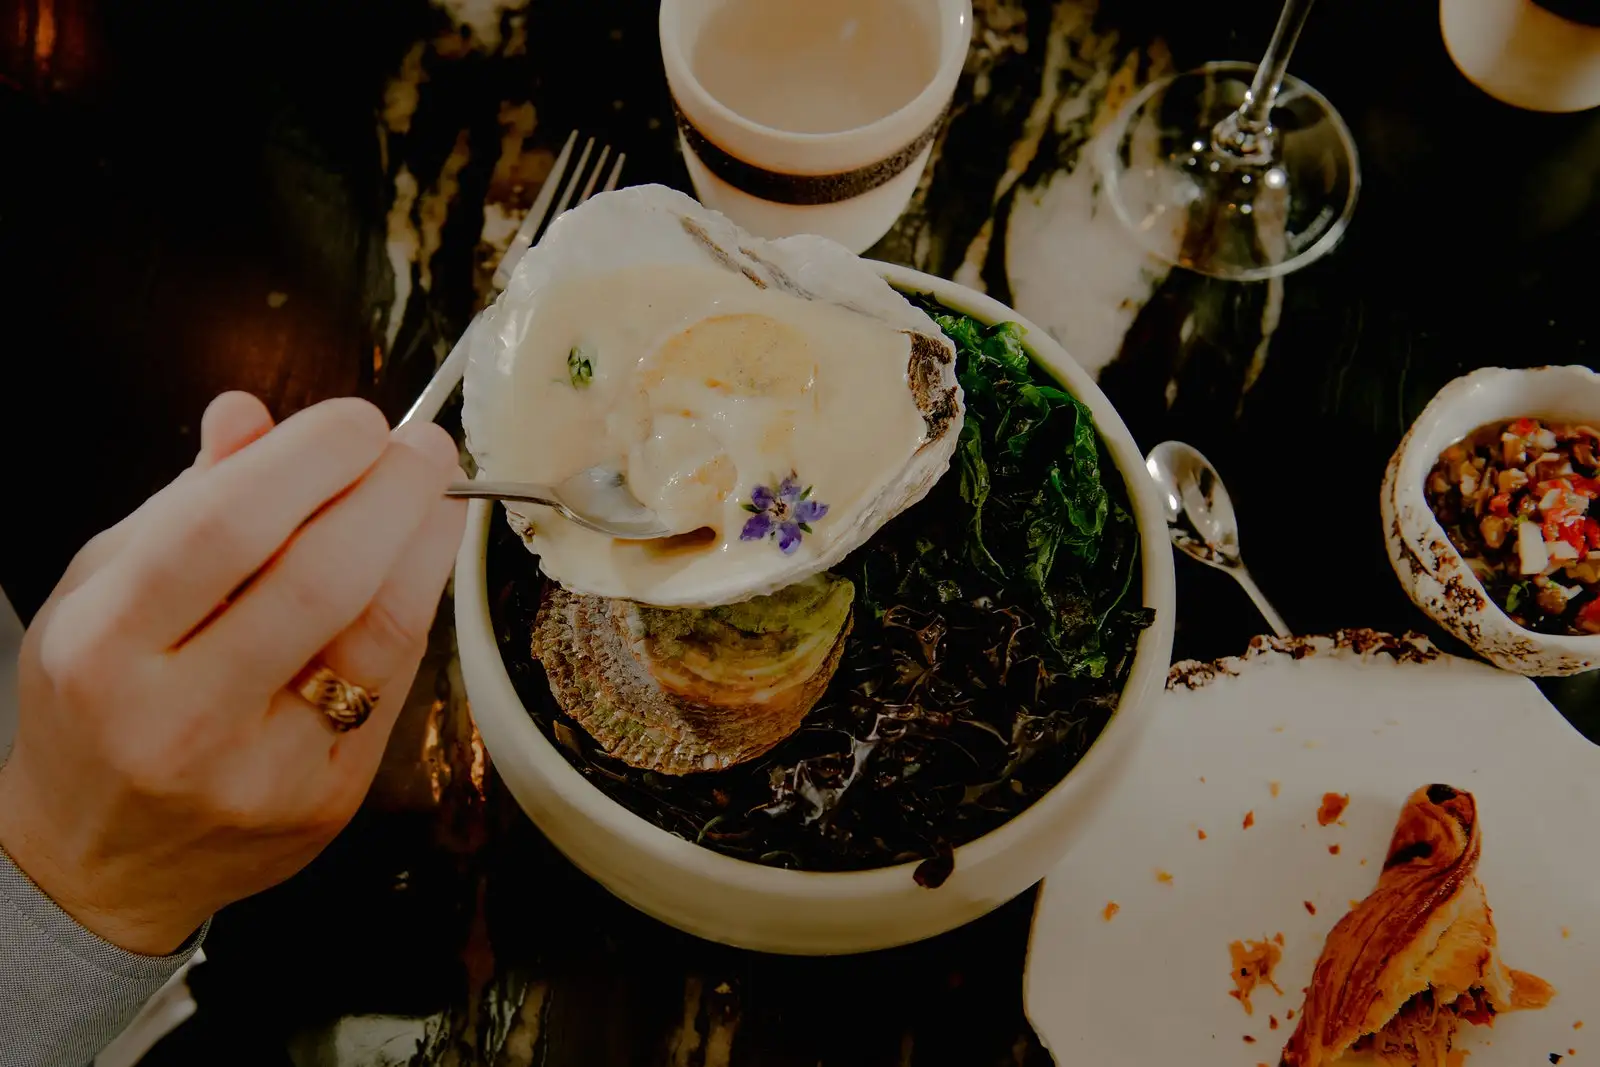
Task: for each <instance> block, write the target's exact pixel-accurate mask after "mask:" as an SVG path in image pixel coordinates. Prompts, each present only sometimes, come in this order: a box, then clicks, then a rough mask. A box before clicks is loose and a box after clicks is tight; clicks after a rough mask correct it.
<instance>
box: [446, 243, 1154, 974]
mask: <svg viewBox="0 0 1600 1067" xmlns="http://www.w3.org/2000/svg"><path fill="white" fill-rule="evenodd" d="M880 270H881V273H882V274H883V276H884V277H885V278H886V279H887V280H888V281H889V282H890V283H891V284H893V285H894V286H896V287H897V288H899V289H902V290H905V291H917V292H927V293H932V294H933V295H934V296H935V297H937V298H938V299H939V300H940V301H942V302H944V303H945V304H946V305H948V306H950V307H952V308H955V309H957V310H960V311H963V312H966V313H967V314H970V315H973V316H975V317H977V318H979V319H982V320H984V321H986V322H1002V321H1006V320H1012V321H1016V322H1019V323H1021V324H1022V325H1023V326H1024V327H1026V328H1027V331H1028V333H1027V344H1028V347H1029V349H1030V350H1031V351H1032V352H1033V355H1034V357H1035V358H1036V359H1037V360H1038V361H1039V362H1040V363H1041V364H1042V365H1044V366H1045V367H1046V368H1047V369H1048V370H1049V371H1050V372H1051V373H1052V374H1054V375H1055V376H1056V377H1058V378H1059V379H1060V380H1061V381H1062V382H1063V383H1064V384H1065V385H1066V387H1067V388H1068V389H1069V390H1070V391H1071V392H1072V393H1073V394H1074V395H1075V396H1077V397H1078V398H1079V399H1080V400H1082V401H1083V402H1084V403H1085V404H1087V405H1088V407H1089V410H1090V411H1091V412H1092V413H1093V415H1094V419H1095V423H1096V425H1097V426H1098V427H1099V430H1100V435H1101V437H1102V438H1103V439H1104V441H1105V443H1106V447H1107V448H1108V449H1109V450H1110V453H1111V456H1112V459H1113V460H1114V461H1115V463H1116V465H1117V468H1118V470H1119V471H1120V472H1121V474H1122V477H1123V479H1124V480H1125V481H1126V482H1127V487H1128V494H1129V497H1130V499H1131V501H1132V505H1133V512H1134V518H1135V521H1136V522H1137V524H1138V527H1139V533H1140V547H1141V553H1142V555H1141V558H1142V560H1143V585H1144V603H1145V605H1146V606H1148V607H1151V608H1154V609H1155V612H1156V618H1155V623H1154V624H1153V625H1152V626H1151V627H1150V628H1149V629H1148V630H1146V631H1145V633H1144V634H1143V636H1142V637H1141V638H1140V641H1139V647H1138V651H1137V653H1136V656H1135V659H1134V664H1133V668H1132V672H1131V674H1130V675H1129V678H1128V683H1127V686H1126V687H1125V688H1124V690H1123V693H1122V700H1121V702H1120V704H1119V705H1118V708H1117V711H1116V714H1114V715H1113V716H1112V717H1111V721H1110V722H1109V723H1108V724H1107V726H1106V728H1105V730H1104V731H1103V732H1102V733H1101V735H1100V738H1099V739H1098V740H1097V741H1096V742H1095V743H1094V745H1093V746H1092V747H1091V748H1090V750H1089V752H1088V753H1087V755H1085V757H1084V758H1083V760H1082V761H1081V762H1079V764H1078V765H1077V767H1076V768H1074V769H1073V771H1072V773H1071V774H1069V775H1068V776H1067V777H1066V778H1065V779H1064V780H1063V781H1062V782H1061V783H1060V784H1059V785H1057V786H1056V787H1055V788H1054V789H1052V790H1050V791H1049V792H1048V793H1046V794H1045V795H1044V796H1043V797H1041V798H1040V799H1039V800H1038V801H1037V802H1036V803H1035V804H1034V805H1033V806H1032V807H1030V808H1028V809H1027V810H1026V811H1024V812H1023V813H1022V814H1020V815H1018V816H1017V817H1016V818H1014V819H1012V820H1011V821H1009V822H1007V823H1006V824H1005V825H1003V826H1001V827H1000V828H998V829H996V830H994V831H993V832H991V833H989V834H986V835H984V836H983V837H981V838H979V839H977V840H975V841H972V842H970V843H968V844H965V845H962V846H960V847H959V848H957V849H956V850H955V871H954V873H953V874H951V876H950V877H949V879H948V880H947V881H946V882H945V883H944V885H942V886H940V887H939V888H938V889H924V888H922V887H920V886H918V885H917V884H916V882H914V881H913V880H912V876H911V875H912V870H913V869H914V865H913V864H905V865H901V866H897V867H886V868H879V869H876V870H870V871H859V872H849V873H813V872H803V871H789V870H782V869H779V868H776V867H766V866H763V865H760V864H756V863H749V862H745V861H743V860H737V859H733V858H731V857H728V856H724V855H721V854H719V853H716V852H712V851H710V850H709V849H705V848H701V847H700V846H698V845H695V844H693V843H692V842H689V841H686V840H684V839H683V838H681V837H677V836H675V835H673V834H670V833H667V832H666V831H664V830H661V829H658V828H657V827H656V826H654V825H653V824H651V823H650V822H648V821H646V820H645V819H642V818H640V817H639V816H637V815H635V814H633V813H632V812H630V811H629V810H627V809H626V808H624V807H622V806H621V805H620V804H618V803H616V802H615V801H613V800H612V799H611V798H610V797H608V796H606V795H605V794H604V793H602V792H601V791H600V790H599V789H597V788H596V787H595V786H593V785H591V784H590V783H589V782H588V781H587V780H585V779H584V777H583V776H582V775H581V774H579V773H578V771H576V770H575V769H574V768H573V767H572V765H571V764H569V763H568V762H567V760H566V758H565V757H564V756H563V755H562V754H561V753H560V752H559V751H557V749H556V748H555V746H553V745H552V744H551V743H550V742H549V741H548V740H546V738H545V736H544V734H543V733H541V732H540V730H539V727H538V726H537V725H535V723H534V721H533V719H532V718H531V717H530V716H529V714H528V712H527V710H526V709H525V708H524V707H523V704H522V701H521V700H520V699H519V698H518V696H517V693H516V690H515V689H514V688H513V687H512V684H511V679H510V677H509V675H508V674H507V673H506V668H505V664H504V662H503V661H502V660H501V657H500V649H499V647H498V645H497V644H496V641H495V635H494V628H493V626H492V625H491V623H490V619H489V603H488V594H487V587H486V584H485V575H484V559H485V550H486V546H487V542H488V534H489V524H490V522H491V521H492V518H493V514H494V512H493V509H492V508H491V507H490V506H489V505H488V504H485V503H483V502H477V501H475V502H474V503H473V504H472V507H471V510H470V512H469V520H468V526H467V536H466V538H465V539H464V540H463V542H462V546H461V554H460V557H459V559H458V560H457V562H456V577H455V604H456V636H457V640H458V643H459V646H460V653H461V669H462V674H463V676H464V678H465V681H466V685H467V693H468V696H469V698H470V699H471V701H472V712H473V716H474V718H475V719H476V720H477V723H478V728H479V730H480V731H481V733H482V734H483V740H484V744H485V745H486V746H487V748H488V750H489V755H490V757H491V758H492V759H493V760H494V763H495V766H496V768H498V770H499V772H500V776H501V778H502V779H503V780H504V781H505V783H506V785H507V787H508V788H509V789H510V790H511V793H512V795H513V796H515V797H516V798H517V801H518V803H520V804H521V805H522V807H523V809H524V810H525V811H527V813H528V815H529V816H530V817H531V818H532V819H533V821H534V823H535V824H537V825H538V827H539V829H540V830H542V831H543V832H544V834H545V836H547V837H548V838H549V839H550V840H551V841H552V842H554V843H555V845H556V847H557V848H559V849H561V851H562V852H564V853H565V854H566V855H567V857H568V858H569V859H571V860H572V861H573V862H574V863H575V864H577V865H578V866H579V867H580V868H582V869H583V871H585V872H586V873H587V874H589V875H590V876H591V877H592V878H594V879H595V880H596V881H598V882H600V883H601V884H602V885H604V886H605V887H606V888H607V889H609V890H611V892H613V893H615V894H616V895H617V896H619V897H621V898H622V899H624V900H626V901H627V902H628V903H630V904H632V905H634V906H635V907H637V908H638V909H640V910H641V911H644V912H646V913H648V914H650V915H653V916H655V917H656V918H657V919H660V920H661V921H663V922H666V923H670V924H671V925H673V926H676V927H678V928H679V929H682V930H686V931H688V932H689V933H692V934H697V935H699V936H701V937H705V938H709V939H711V940H714V941H721V942H724V943H726V944H730V945H737V946H740V947H743V948H751V949H757V950H761V951H766V952H786V953H796V954H805V955H823V954H835V953H847V952H865V951H869V950H873V949H880V948H887V947H890V946H893V945H899V944H904V943H906V942H910V941H916V940H919V939H921V938H925V937H931V936H933V935H935V934H939V933H943V932H944V931H946V930H950V929H953V928H954V927H957V926H960V925H961V924H963V923H966V922H969V921H971V920H973V919H976V918H978V917H979V916H980V915H983V914H984V913H986V912H988V911H990V910H991V909H993V908H995V907H997V906H999V905H1000V904H1003V903H1004V902H1006V901H1007V900H1010V899H1011V898H1012V897H1014V896H1016V895H1017V894H1018V893H1021V892H1022V891H1023V890H1025V889H1027V888H1028V887H1029V886H1031V885H1033V884H1034V883H1035V882H1037V881H1038V880H1039V879H1040V878H1042V877H1043V876H1044V874H1045V873H1046V872H1047V871H1049V870H1050V868H1051V867H1052V866H1054V864H1055V862H1056V861H1057V860H1058V859H1059V858H1060V857H1061V855H1062V854H1063V853H1064V852H1065V851H1066V850H1067V847H1068V845H1069V844H1070V843H1071V842H1072V840H1073V838H1074V837H1075V836H1076V835H1077V834H1078V833H1079V831H1080V830H1081V829H1082V828H1083V825H1084V824H1085V822H1086V820H1087V817H1088V816H1089V814H1090V813H1091V812H1092V811H1093V810H1094V808H1095V807H1096V805H1097V804H1098V803H1099V801H1100V798H1101V797H1102V796H1103V795H1104V794H1105V791H1106V788H1107V786H1108V785H1109V783H1110V781H1111V780H1112V779H1113V778H1114V777H1115V776H1116V775H1117V774H1118V773H1119V772H1120V769H1121V767H1122V765H1123V763H1124V758H1125V757H1126V755H1127V753H1128V751H1129V750H1130V748H1132V746H1133V745H1134V744H1135V742H1136V741H1137V739H1138V737H1139V734H1140V731H1141V729H1142V727H1143V726H1144V723H1145V720H1146V718H1147V716H1148V714H1149V712H1150V711H1151V709H1152V707H1153V704H1154V701H1155V699H1156V698H1157V697H1158V696H1159V695H1160V693H1161V690H1162V686H1163V684H1164V683H1165V681H1166V675H1167V666H1168V663H1169V661H1170V660H1171V654H1172V624H1173V577H1172V552H1171V550H1170V549H1169V547H1168V545H1167V529H1166V521H1165V519H1164V518H1163V513H1162V510H1161V504H1160V502H1159V500H1157V498H1156V492H1155V488H1154V486H1153V484H1152V483H1151V482H1150V479H1149V478H1148V476H1147V475H1146V474H1145V472H1144V460H1143V457H1142V456H1141V455H1140V452H1139V449H1138V447H1137V446H1136V445H1135V444H1134V442H1133V438H1132V436H1131V435H1130V434H1129V433H1128V429H1127V427H1126V426H1124V425H1123V422H1122V419H1121V418H1119V417H1118V415H1117V413H1116V410H1115V409H1114V408H1112V406H1111V403H1110V401H1108V400H1107V399H1106V397H1105V395H1104V394H1103V393H1101V392H1100V389H1099V387H1097V386H1096V385H1095V383H1094V380H1093V379H1092V378H1090V377H1089V375H1088V374H1087V373H1085V372H1084V371H1083V370H1082V369H1080V368H1079V367H1078V365H1077V364H1076V363H1074V362H1073V361H1072V360H1071V358H1069V357H1068V356H1067V354H1066V353H1065V352H1064V351H1062V350H1061V347H1060V346H1059V345H1057V344H1056V343H1055V342H1054V341H1052V340H1051V339H1050V335H1049V334H1047V333H1046V332H1045V331H1044V330H1042V329H1039V328H1038V327H1036V326H1032V325H1030V324H1028V323H1027V322H1026V321H1025V320H1023V319H1022V318H1021V317H1020V316H1018V315H1017V314H1016V313H1015V312H1013V311H1012V310H1011V309H1009V308H1007V307H1005V306H1004V305H1003V304H1000V303H998V302H997V301H995V300H991V299H990V298H988V297H986V296H983V295H981V294H979V293H976V292H973V291H972V290H970V289H967V288H965V287H963V286H959V285H956V284H954V283H952V282H947V281H944V280H942V279H939V278H934V277H931V276H929V275H926V274H922V273H919V272H917V271H913V270H907V269H904V268H901V267H895V266H891V265H888V264H882V265H880Z"/></svg>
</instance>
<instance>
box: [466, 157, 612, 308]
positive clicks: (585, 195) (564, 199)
mask: <svg viewBox="0 0 1600 1067" xmlns="http://www.w3.org/2000/svg"><path fill="white" fill-rule="evenodd" d="M577 143H578V132H577V131H576V130H574V131H573V132H572V135H571V136H569V137H568V138H567V143H566V144H564V145H562V146H561V154H560V155H558V156H556V161H555V164H554V165H553V166H552V167H551V168H550V174H549V176H548V177H546V178H545V180H544V184H543V185H541V186H540V187H539V195H538V196H537V197H535V198H534V201H533V205H532V206H531V207H529V208H528V214H527V215H526V216H524V217H523V219H522V225H521V226H519V227H518V228H517V235H516V236H515V237H513V238H512V239H511V244H510V246H509V247H507V248H506V254H505V255H504V256H503V257H501V259H500V265H499V266H498V267H496V268H495V272H494V285H495V288H496V289H504V288H505V287H506V283H507V282H509V281H510V280H511V272H512V271H513V270H514V269H515V268H516V266H517V261H518V260H519V259H521V258H522V253H524V252H526V251H527V250H528V249H529V248H532V247H533V246H534V245H535V244H538V242H539V238H540V237H542V236H544V231H545V230H547V229H549V226H548V223H550V222H553V221H555V219H556V218H557V217H558V216H559V215H560V214H561V213H562V212H563V211H565V210H567V209H568V208H569V207H577V206H578V205H579V204H581V203H583V202H584V201H585V200H587V199H589V197H591V196H593V195H594V192H595V184H596V182H598V181H599V180H600V175H601V174H602V173H605V170H606V163H607V162H608V161H611V160H610V157H611V146H610V145H602V146H601V147H600V154H599V156H598V157H595V159H594V165H593V166H592V167H591V166H590V165H589V160H590V158H591V157H592V156H594V147H595V139H594V138H593V137H590V138H589V139H588V140H587V141H585V142H584V144H583V151H582V152H580V153H579V154H578V162H577V164H576V165H575V166H573V167H572V168H571V172H570V174H569V173H568V169H567V165H568V163H570V162H571V161H572V149H573V147H574V146H575V145H577ZM627 158H628V157H627V155H626V154H624V153H622V152H618V153H617V157H616V160H615V161H611V171H610V173H609V174H606V179H605V184H604V185H603V186H601V188H600V191H601V192H610V191H611V190H613V189H615V188H616V187H617V181H618V179H620V178H621V177H622V164H623V161H624V160H626V159H627ZM562 179H566V180H565V181H564V182H563V180H562ZM580 182H582V190H583V191H582V192H578V188H579V183H580ZM557 188H559V189H560V191H561V199H560V200H559V201H557V200H556V190H557ZM574 194H576V197H577V199H576V200H574V199H573V197H574ZM552 204H554V205H555V210H553V211H552V210H551V205H552Z"/></svg>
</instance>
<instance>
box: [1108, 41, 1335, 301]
mask: <svg viewBox="0 0 1600 1067" xmlns="http://www.w3.org/2000/svg"><path fill="white" fill-rule="evenodd" d="M1254 75H1255V66H1254V65H1253V64H1250V63H1209V64H1207V65H1206V66H1203V67H1200V68H1198V69H1197V70H1192V71H1188V72H1187V73H1184V74H1178V75H1174V76H1173V77H1170V78H1165V79H1163V80H1161V81H1158V82H1154V83H1152V84H1150V85H1148V86H1146V87H1145V89H1144V90H1143V91H1142V92H1140V93H1139V94H1138V95H1137V96H1135V97H1134V98H1133V99H1132V100H1130V101H1129V102H1128V105H1127V107H1125V108H1124V109H1123V111H1122V112H1121V113H1120V114H1119V115H1118V116H1117V118H1116V119H1115V120H1114V121H1113V123H1112V125H1111V128H1110V129H1108V130H1107V131H1106V134H1105V136H1104V137H1103V138H1102V140H1101V141H1100V142H1099V145H1098V152H1097V163H1098V165H1099V167H1100V170H1101V175H1102V179H1103V182H1104V189H1105V193H1106V197H1107V199H1108V200H1109V201H1110V202H1111V205H1112V207H1113V209H1114V210H1115V211H1116V213H1117V215H1118V217H1119V218H1121V220H1122V222H1123V223H1124V224H1125V225H1126V226H1127V228H1128V231H1129V232H1130V233H1132V234H1133V236H1134V237H1135V239H1137V240H1138V241H1139V242H1140V244H1142V245H1143V246H1144V247H1145V248H1146V249H1147V250H1148V251H1149V252H1150V253H1151V254H1153V255H1155V256H1158V257H1159V258H1161V259H1164V260H1166V261H1167V262H1169V263H1173V264H1176V265H1178V266H1181V267H1186V268H1188V269H1189V270H1193V271H1197V272H1199V273H1201V274H1207V275H1211V276H1212V277H1217V278H1226V279H1229V280H1232V281H1259V280H1262V279H1265V278H1272V277H1277V276H1279V275H1283V274H1287V273H1289V272H1290V271H1294V270H1298V269H1300V268H1301V267H1304V266H1306V265H1308V264H1310V263H1312V262H1314V261H1315V260H1317V259H1320V258H1321V257H1322V256H1324V255H1326V254H1327V253H1328V252H1330V251H1332V249H1333V248H1334V246H1335V245H1337V244H1338V243H1339V239H1340V238H1341V237H1343V236H1344V231H1345V228H1346V226H1348V225H1349V222H1350V216H1351V214H1352V213H1353V212H1354V210H1355V203H1356V194H1357V192H1358V191H1359V189H1360V184H1361V178H1360V166H1359V162H1358V159H1357V155H1356V146H1355V140H1354V139H1353V138H1352V137H1351V136H1350V130H1349V128H1348V127H1346V126H1345V124H1344V120H1343V119H1341V118H1340V117H1339V113H1338V112H1337V111H1335V110H1334V109H1333V105H1331V104H1329V103H1328V101H1327V99H1326V98H1325V97H1323V96H1322V94H1320V93H1318V92H1317V91H1316V90H1315V89H1313V88H1311V87H1310V86H1309V85H1306V84H1305V83H1304V82H1302V81H1300V80H1299V79H1297V78H1293V77H1285V78H1284V80H1283V86H1282V88H1280V89H1279V91H1278V96H1277V99H1276V100H1275V101H1274V103H1273V108H1272V130H1271V131H1270V132H1269V133H1267V134H1266V135H1265V136H1266V137H1267V138H1268V144H1267V148H1268V150H1269V152H1270V156H1271V158H1270V159H1268V160H1265V161H1262V160H1261V159H1260V158H1259V157H1258V158H1254V159H1252V158H1245V157H1241V156H1240V155H1238V154H1236V153H1231V152H1229V151H1226V150H1225V148H1224V147H1223V146H1221V145H1219V144H1218V143H1216V142H1215V141H1214V138H1213V131H1214V130H1215V129H1216V127H1217V126H1218V124H1219V123H1221V122H1223V121H1224V120H1226V119H1227V118H1228V117H1229V116H1230V115H1232V114H1233V113H1234V112H1235V111H1237V109H1238V108H1239V105H1240V104H1242V103H1243V102H1244V99H1245V94H1246V93H1247V92H1248V91H1249V88H1250V79H1251V78H1252V77H1253V76H1254Z"/></svg>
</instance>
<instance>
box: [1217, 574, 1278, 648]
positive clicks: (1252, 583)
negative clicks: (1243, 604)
mask: <svg viewBox="0 0 1600 1067" xmlns="http://www.w3.org/2000/svg"><path fill="white" fill-rule="evenodd" d="M1229 573H1230V574H1232V575H1233V576H1234V577H1235V578H1237V579H1238V580H1239V584H1240V585H1242V586H1244V591H1245V592H1246V593H1248V594H1250V599H1251V600H1253V601H1255V605H1256V607H1257V608H1258V609H1259V610H1260V612H1261V614H1262V615H1263V616H1264V617H1265V618H1266V620H1267V625H1268V626H1270V627H1272V632H1273V633H1275V634H1277V635H1278V636H1279V637H1288V636H1290V634H1291V631H1290V629H1289V624H1288V623H1287V622H1284V621H1283V616H1282V615H1279V614H1278V609H1277V608H1275V607H1273V606H1272V602H1271V601H1269V600H1268V599H1267V594H1265V593H1263V592H1262V591H1261V587H1260V586H1259V585H1257V584H1256V580H1255V579H1254V578H1252V577H1250V572H1249V571H1247V570H1245V569H1244V568H1243V567H1235V568H1231V569H1230V570H1229Z"/></svg>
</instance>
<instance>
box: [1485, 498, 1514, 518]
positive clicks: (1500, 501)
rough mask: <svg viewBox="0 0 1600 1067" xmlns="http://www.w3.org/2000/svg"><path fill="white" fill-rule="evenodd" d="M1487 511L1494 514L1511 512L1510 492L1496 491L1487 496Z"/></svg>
mask: <svg viewBox="0 0 1600 1067" xmlns="http://www.w3.org/2000/svg"><path fill="white" fill-rule="evenodd" d="M1489 511H1490V513H1491V514H1494V515H1509V514H1511V494H1510V493H1496V494H1495V495H1494V496H1492V497H1490V498H1489Z"/></svg>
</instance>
